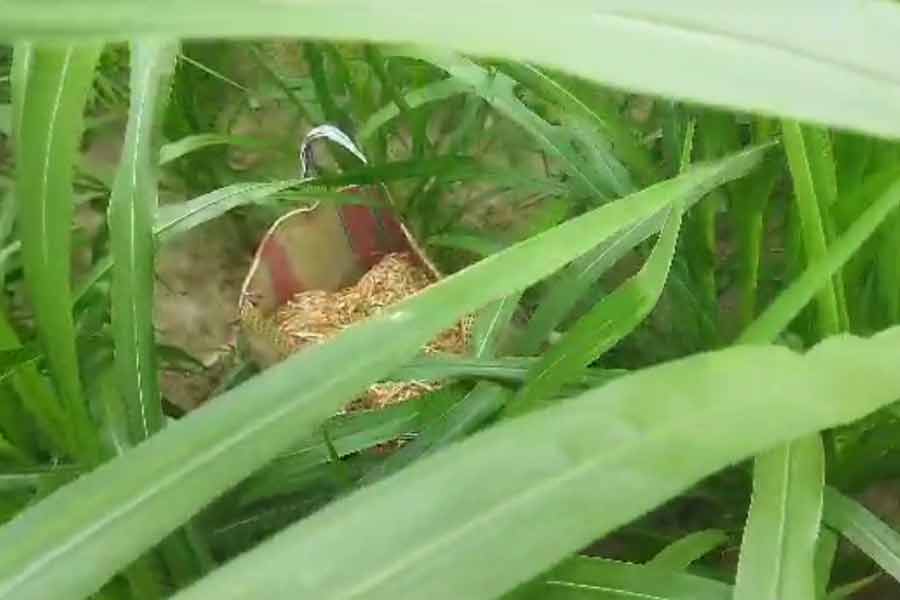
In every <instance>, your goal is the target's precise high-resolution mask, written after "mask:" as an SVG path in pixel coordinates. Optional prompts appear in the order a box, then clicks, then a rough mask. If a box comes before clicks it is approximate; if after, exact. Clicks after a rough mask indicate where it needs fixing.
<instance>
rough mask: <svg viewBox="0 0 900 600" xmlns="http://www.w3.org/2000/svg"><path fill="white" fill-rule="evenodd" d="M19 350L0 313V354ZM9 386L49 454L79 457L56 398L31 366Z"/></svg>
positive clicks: (15, 336) (16, 376)
mask: <svg viewBox="0 0 900 600" xmlns="http://www.w3.org/2000/svg"><path fill="white" fill-rule="evenodd" d="M21 347H22V344H21V343H20V342H19V338H18V336H17V335H16V332H15V330H14V329H13V328H12V325H11V324H10V323H9V320H8V318H7V316H6V314H5V312H4V311H2V310H0V350H5V351H10V350H17V349H19V348H21ZM11 383H12V386H13V389H14V390H15V391H16V393H17V394H18V396H19V398H20V399H21V400H22V405H23V406H24V407H25V410H26V411H28V413H29V414H30V415H31V418H32V420H33V421H34V423H35V425H37V428H38V431H40V432H41V434H42V435H43V436H44V438H45V439H46V441H47V442H48V443H49V444H50V448H49V449H50V451H51V453H53V454H56V455H58V456H63V455H69V456H73V457H76V456H79V451H78V440H76V439H74V437H73V436H72V435H71V434H72V431H71V430H70V428H69V426H68V425H67V423H66V414H65V411H64V410H63V406H62V404H61V403H60V401H59V398H58V397H57V396H56V395H55V394H54V392H53V389H52V388H51V387H50V386H49V384H48V382H47V381H46V380H45V379H44V378H43V377H42V376H41V374H40V372H39V371H38V369H37V367H36V366H35V365H34V364H30V363H29V364H26V365H23V366H22V367H20V368H19V369H17V370H16V372H15V373H13V374H12V381H11Z"/></svg>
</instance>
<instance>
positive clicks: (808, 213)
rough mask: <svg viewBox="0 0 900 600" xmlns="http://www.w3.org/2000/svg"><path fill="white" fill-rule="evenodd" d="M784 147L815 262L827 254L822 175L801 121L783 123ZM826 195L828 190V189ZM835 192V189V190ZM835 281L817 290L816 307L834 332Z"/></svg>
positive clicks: (809, 255) (836, 310)
mask: <svg viewBox="0 0 900 600" xmlns="http://www.w3.org/2000/svg"><path fill="white" fill-rule="evenodd" d="M782 134H783V138H784V150H785V153H786V154H787V158H788V165H789V166H790V168H791V176H792V177H793V179H794V191H795V198H796V202H797V214H798V216H799V220H800V231H801V234H802V237H803V248H804V250H805V252H806V257H807V262H808V263H813V262H816V261H818V260H821V258H822V257H823V256H824V255H825V253H826V252H827V249H828V242H827V239H826V234H825V228H826V226H825V222H824V216H823V214H822V210H823V203H824V198H820V196H822V190H820V189H819V186H818V185H817V183H818V180H819V179H820V178H821V173H820V171H821V169H820V168H819V166H818V165H819V163H820V162H821V161H820V157H819V156H817V155H815V154H814V153H812V152H811V149H810V148H809V146H808V143H807V139H806V136H805V132H804V128H803V127H801V125H800V124H799V123H796V122H793V121H785V122H784V123H783V124H782ZM825 193H826V194H827V191H826V192H825ZM835 193H836V190H835ZM835 288H836V286H835V285H834V284H829V285H827V286H823V287H822V288H821V289H820V290H819V292H818V299H817V302H816V309H817V315H818V325H819V328H820V330H822V331H824V332H826V334H833V333H836V332H837V331H840V329H841V317H840V310H839V308H838V300H837V298H838V295H837V291H836V289H835Z"/></svg>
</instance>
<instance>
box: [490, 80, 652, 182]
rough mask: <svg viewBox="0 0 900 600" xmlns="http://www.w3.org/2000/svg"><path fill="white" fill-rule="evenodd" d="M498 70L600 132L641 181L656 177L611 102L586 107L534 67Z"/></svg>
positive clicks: (563, 85) (645, 153)
mask: <svg viewBox="0 0 900 600" xmlns="http://www.w3.org/2000/svg"><path fill="white" fill-rule="evenodd" d="M501 68H502V69H503V70H504V71H506V72H507V73H509V74H510V75H511V76H512V77H514V78H515V79H516V80H517V81H520V82H521V83H523V84H525V85H527V86H528V87H529V88H530V89H532V90H534V91H535V92H537V93H539V94H541V95H542V96H544V97H545V98H547V99H549V100H551V101H554V102H556V103H557V104H558V105H559V106H560V108H562V109H563V110H564V111H565V112H566V113H569V114H573V115H577V116H578V117H580V118H581V119H583V120H584V121H585V122H586V123H588V124H590V125H592V126H594V127H596V128H597V129H599V130H600V131H602V132H603V135H604V136H605V137H606V138H607V139H608V140H609V141H610V142H611V143H612V145H613V148H612V149H613V152H614V153H615V154H616V156H619V157H620V158H621V160H622V162H624V163H625V164H626V165H627V166H628V168H629V169H631V170H633V171H635V172H636V173H637V174H639V175H640V177H641V179H642V180H644V181H653V180H654V179H655V178H656V173H655V167H654V166H653V163H652V162H651V160H650V153H649V152H648V151H647V149H646V148H644V147H642V146H641V145H640V144H638V142H637V140H636V138H635V137H634V133H633V132H632V131H631V129H630V128H629V126H628V124H627V123H625V122H624V119H623V118H622V117H621V116H620V115H619V114H618V113H617V112H616V108H615V107H613V106H607V105H608V104H612V103H610V102H605V103H598V102H597V101H596V99H595V98H593V99H592V100H593V101H594V102H593V103H591V104H590V105H589V104H588V103H589V102H590V101H589V100H582V99H581V98H579V97H578V95H577V94H576V92H575V91H574V90H573V89H571V88H570V86H567V85H566V83H565V82H563V81H562V80H561V79H560V78H558V77H556V76H554V75H552V74H550V73H548V72H547V71H545V70H543V69H540V68H538V67H535V66H534V65H529V64H527V63H513V62H507V63H503V64H502V65H501ZM624 176H625V177H626V180H624V181H623V182H622V183H623V185H626V186H630V185H631V183H630V182H629V181H627V178H628V173H627V172H626V173H624Z"/></svg>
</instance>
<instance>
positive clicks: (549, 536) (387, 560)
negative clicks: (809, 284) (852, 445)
mask: <svg viewBox="0 0 900 600" xmlns="http://www.w3.org/2000/svg"><path fill="white" fill-rule="evenodd" d="M898 343H900V329H892V330H888V331H886V332H883V333H880V334H878V335H877V336H875V337H873V338H870V339H868V340H862V339H859V338H853V337H851V336H843V337H839V338H831V339H829V340H827V341H825V342H823V343H822V344H820V345H819V346H817V347H815V348H813V349H812V350H811V351H809V352H808V353H807V354H806V355H804V356H799V355H797V354H794V353H793V352H791V351H790V350H787V349H786V348H783V347H777V346H771V347H755V346H738V347H734V348H730V349H727V350H722V351H718V352H713V353H707V354H701V355H696V356H693V357H690V358H686V359H682V360H678V361H675V362H671V363H668V364H664V365H661V366H657V367H650V368H647V369H643V370H641V371H640V372H637V373H634V374H632V375H627V376H625V377H623V378H621V379H619V380H617V381H614V382H612V383H610V384H608V385H606V386H604V387H602V388H600V389H598V390H594V391H590V392H587V393H585V394H583V395H581V396H579V397H577V398H573V399H571V400H568V401H566V402H561V403H558V404H554V405H552V406H550V407H549V408H546V409H544V410H541V411H536V412H533V413H530V414H528V415H525V416H522V417H521V418H518V419H509V420H507V421H504V422H502V423H501V424H499V425H496V426H494V427H492V428H490V429H488V430H487V431H485V432H483V433H481V434H477V435H475V436H472V437H470V438H468V439H466V440H464V441H462V442H460V443H458V444H456V445H455V446H453V447H451V448H448V449H446V450H445V451H443V452H439V453H436V454H434V455H433V456H431V457H428V458H425V459H423V460H421V461H418V462H417V463H415V464H413V465H411V466H410V467H408V468H407V469H404V470H403V471H401V472H399V473H397V474H395V475H394V476H393V477H390V478H388V479H385V480H383V481H381V482H379V483H376V484H375V485H373V486H371V487H368V488H365V489H363V490H361V491H359V492H357V493H355V494H352V495H350V496H348V497H345V498H343V499H341V500H338V501H337V502H334V503H332V504H331V505H329V506H328V507H326V508H324V509H323V510H321V511H320V512H318V513H316V514H315V515H313V516H312V517H310V518H308V519H306V520H304V521H302V522H300V523H298V524H296V525H293V526H291V527H289V528H288V529H286V530H285V531H283V532H282V533H280V534H278V535H277V536H275V537H274V538H272V539H271V540H269V541H267V542H265V543H263V544H262V545H261V546H259V547H258V548H256V549H255V550H252V551H250V552H248V553H246V554H244V555H242V556H241V557H239V558H237V559H235V560H234V561H233V562H232V563H230V564H229V565H226V566H225V567H224V568H222V569H220V570H218V571H216V572H214V573H213V574H212V575H210V576H209V577H207V578H206V579H204V580H203V581H202V582H200V583H198V584H197V585H195V586H194V587H192V588H189V589H188V590H187V591H185V592H182V593H181V594H179V595H178V596H176V598H177V599H178V600H195V599H200V598H210V597H215V598H218V599H220V600H228V599H231V598H244V597H267V596H273V595H277V592H278V591H279V590H280V591H282V592H285V591H288V590H289V593H290V594H292V595H294V596H309V597H313V598H318V599H322V600H328V599H336V598H342V599H349V598H366V599H367V600H378V599H381V598H384V599H387V598H390V599H392V600H405V599H411V598H423V597H427V598H433V599H434V600H444V599H447V600H450V599H457V598H467V599H471V600H478V599H482V598H484V599H488V598H495V597H497V596H498V595H500V594H502V593H504V592H507V591H509V590H511V589H513V588H514V587H515V586H517V585H519V584H521V583H523V582H524V581H526V580H528V579H530V578H532V577H535V576H537V575H538V574H540V573H541V572H543V571H544V570H546V569H548V568H550V567H551V566H553V565H554V564H556V563H557V562H559V561H560V560H562V559H563V558H565V557H566V556H567V555H569V554H570V553H572V552H574V551H576V550H577V549H579V548H582V547H584V546H585V545H586V544H588V543H590V542H591V541H593V540H595V539H597V538H599V537H602V536H603V535H604V534H606V533H608V532H610V531H612V530H613V529H615V528H616V527H619V526H621V525H623V524H625V523H627V522H629V521H631V520H633V519H635V518H637V517H639V516H641V515H643V514H644V513H646V512H647V511H648V510H650V509H652V508H653V507H656V506H658V505H659V504H660V503H662V502H664V501H665V500H667V499H669V498H671V497H673V496H674V495H676V494H679V493H681V492H682V491H684V490H685V489H687V488H688V487H689V486H690V485H692V484H693V483H695V482H697V481H698V480H699V479H701V478H703V477H705V476H707V475H709V474H710V473H713V472H714V471H717V470H718V469H721V468H723V467H725V466H727V465H730V464H733V463H734V462H736V461H738V460H741V459H743V458H746V457H748V456H751V455H754V454H757V453H759V452H761V451H762V450H764V449H766V448H770V447H772V446H773V445H775V444H778V443H782V442H786V441H788V440H790V439H794V438H796V437H797V436H801V437H802V436H803V435H807V434H811V433H813V432H815V431H817V430H819V429H822V428H829V427H833V426H836V425H838V424H840V423H846V422H848V421H852V420H855V419H857V418H859V417H861V416H862V415H864V414H867V413H870V412H872V411H874V410H877V409H878V408H880V407H882V406H885V405H887V404H890V403H891V402H893V401H894V400H895V398H896V397H897V394H898V393H900V372H898V370H897V369H896V360H897V357H896V353H897V348H898ZM860 382H864V383H863V384H861V383H860ZM848 394H852V395H853V397H854V402H852V403H851V402H846V398H847V397H848ZM485 482H490V485H485ZM598 482H601V483H602V484H598ZM347 531H353V532H354V536H357V537H358V539H365V540H366V541H367V542H366V543H365V544H358V543H352V542H348V541H347V538H346V535H347ZM298 564H302V565H303V569H297V568H296V565H298ZM347 565H353V569H348V568H347Z"/></svg>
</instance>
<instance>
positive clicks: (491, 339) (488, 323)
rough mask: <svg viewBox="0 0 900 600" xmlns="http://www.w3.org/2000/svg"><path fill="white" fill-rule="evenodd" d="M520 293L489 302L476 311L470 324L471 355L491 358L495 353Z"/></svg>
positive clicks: (517, 302) (478, 357)
mask: <svg viewBox="0 0 900 600" xmlns="http://www.w3.org/2000/svg"><path fill="white" fill-rule="evenodd" d="M521 297H522V296H521V294H512V295H510V296H507V297H506V298H501V299H500V300H497V301H496V302H493V303H491V304H489V305H488V306H486V307H484V308H483V309H482V310H480V311H479V312H478V314H477V315H476V316H475V322H474V323H473V324H472V343H471V350H472V356H473V357H474V358H476V359H481V358H488V359H489V358H493V357H494V356H495V355H496V354H497V347H498V346H499V345H500V343H501V341H502V337H503V333H504V332H505V331H506V327H507V326H508V325H509V322H510V321H511V320H512V317H513V314H514V313H515V311H516V307H518V305H519V299H520V298H521Z"/></svg>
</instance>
